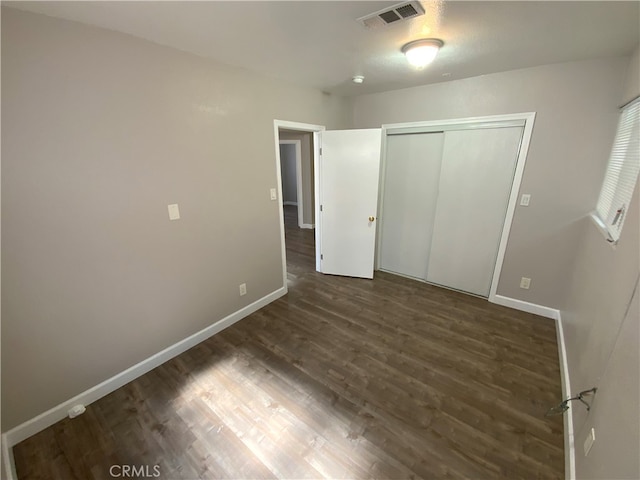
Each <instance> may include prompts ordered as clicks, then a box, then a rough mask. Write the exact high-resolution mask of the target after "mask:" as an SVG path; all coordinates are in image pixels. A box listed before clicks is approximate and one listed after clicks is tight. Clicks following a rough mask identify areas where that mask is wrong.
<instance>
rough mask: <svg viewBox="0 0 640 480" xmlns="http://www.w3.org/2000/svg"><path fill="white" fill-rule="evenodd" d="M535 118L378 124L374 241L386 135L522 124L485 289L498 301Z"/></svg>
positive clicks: (531, 115) (530, 115) (381, 204)
mask: <svg viewBox="0 0 640 480" xmlns="http://www.w3.org/2000/svg"><path fill="white" fill-rule="evenodd" d="M535 118H536V113H535V112H525V113H512V114H507V115H491V116H485V117H468V118H456V119H450V120H430V121H424V122H408V123H390V124H384V125H382V157H381V167H380V171H381V173H380V187H379V192H380V193H379V197H378V198H379V199H378V202H379V204H378V212H379V213H378V218H379V219H380V222H378V225H377V232H376V235H377V242H376V245H378V244H379V243H380V237H381V228H382V223H383V222H384V184H385V172H386V166H387V136H388V135H394V134H395V135H398V134H403V133H429V132H444V131H447V130H466V129H476V128H496V127H507V126H522V127H524V130H523V133H522V142H521V143H520V149H519V151H518V158H517V160H516V168H515V174H514V177H513V184H512V185H511V192H510V194H509V203H508V205H507V212H506V215H505V221H504V226H503V227H502V235H501V236H500V244H499V247H498V256H497V258H496V265H495V268H494V270H493V276H492V278H491V289H490V290H489V298H488V300H489V301H490V302H492V303H499V299H497V298H496V295H497V294H496V292H497V290H498V282H499V280H500V272H501V271H502V264H503V262H504V255H505V252H506V250H507V242H508V240H509V232H510V231H511V223H512V222H513V215H514V213H515V210H516V206H517V205H518V193H519V192H520V184H521V183H522V176H523V174H524V168H525V163H526V161H527V153H528V152H529V143H530V141H531V134H532V132H533V124H534V121H535ZM379 265H380V249H379V248H377V249H376V263H375V269H376V270H377V269H378V266H379Z"/></svg>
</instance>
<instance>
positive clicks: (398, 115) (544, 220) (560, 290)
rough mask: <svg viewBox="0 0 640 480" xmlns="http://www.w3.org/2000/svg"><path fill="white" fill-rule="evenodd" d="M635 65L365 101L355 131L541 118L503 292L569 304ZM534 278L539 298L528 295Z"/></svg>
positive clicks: (561, 67)
mask: <svg viewBox="0 0 640 480" xmlns="http://www.w3.org/2000/svg"><path fill="white" fill-rule="evenodd" d="M627 61H628V59H627V58H610V59H603V60H592V61H583V62H573V63H565V64H557V65H546V66H542V67H536V68H529V69H523V70H515V71H510V72H504V73H496V74H492V75H484V76H481V77H474V78H469V79H465V80H458V81H451V82H445V83H440V84H435V85H426V86H422V87H416V88H410V89H405V90H397V91H393V92H386V93H380V94H372V95H363V96H360V97H357V98H355V100H354V109H355V110H354V112H355V113H354V118H355V127H356V128H368V127H379V126H380V125H381V124H385V123H399V122H411V121H420V120H441V119H449V118H461V117H473V116H484V115H496V114H506V113H517V112H529V111H534V112H537V116H536V120H535V126H534V130H533V136H532V139H531V146H530V148H529V155H528V158H527V166H526V169H525V172H524V177H523V180H522V187H521V193H530V194H531V205H530V206H529V207H518V208H517V209H516V212H515V216H514V219H513V223H512V228H511V233H510V236H509V243H508V246H507V250H506V254H505V259H504V264H503V269H502V274H501V276H500V282H499V285H498V292H497V293H498V294H499V295H504V296H507V297H512V298H516V299H520V300H524V301H527V302H532V303H536V304H540V305H545V306H548V307H555V308H559V307H562V306H563V305H564V301H565V299H566V295H567V286H568V284H569V280H570V278H571V271H572V265H573V259H574V256H575V246H576V244H577V243H578V241H579V239H580V235H581V233H582V229H581V226H580V222H579V220H580V219H581V218H583V217H584V216H585V215H586V214H587V213H588V212H589V211H590V210H591V209H592V208H593V206H594V205H595V202H596V199H597V192H598V190H599V187H600V184H601V182H602V174H603V171H604V168H605V166H606V160H607V157H608V153H609V148H610V146H611V140H612V138H613V135H614V132H615V127H616V121H617V114H618V111H617V106H618V104H619V101H620V89H621V86H622V83H623V80H624V75H625V69H626V66H627ZM523 276H525V277H529V278H531V279H532V280H531V288H530V290H522V289H520V288H519V284H520V278H521V277H523Z"/></svg>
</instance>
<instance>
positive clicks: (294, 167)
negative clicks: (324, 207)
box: [274, 120, 324, 288]
mask: <svg viewBox="0 0 640 480" xmlns="http://www.w3.org/2000/svg"><path fill="white" fill-rule="evenodd" d="M322 130H324V127H323V126H321V125H310V124H304V123H297V122H286V121H281V120H274V135H275V142H276V159H277V167H278V177H279V178H278V183H279V184H278V190H279V195H278V198H279V199H280V228H281V238H282V259H283V265H282V267H283V281H284V284H285V285H287V288H289V287H291V286H293V285H294V284H295V282H296V279H297V278H298V277H299V276H301V275H303V274H305V273H308V272H313V271H314V270H316V269H318V267H319V265H318V262H319V255H317V252H318V251H319V246H318V244H317V241H316V228H315V227H316V218H317V217H318V212H317V209H318V207H317V196H318V193H317V192H318V180H317V175H316V172H317V157H318V154H319V152H318V151H317V150H318V144H319V141H318V132H320V131H322Z"/></svg>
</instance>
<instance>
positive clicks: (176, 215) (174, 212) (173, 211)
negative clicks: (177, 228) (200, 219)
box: [167, 203, 180, 220]
mask: <svg viewBox="0 0 640 480" xmlns="http://www.w3.org/2000/svg"><path fill="white" fill-rule="evenodd" d="M167 209H168V210H169V220H180V210H179V209H178V204H177V203H173V204H171V205H168V206H167Z"/></svg>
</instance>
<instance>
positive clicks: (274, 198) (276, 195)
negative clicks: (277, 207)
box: [269, 188, 278, 200]
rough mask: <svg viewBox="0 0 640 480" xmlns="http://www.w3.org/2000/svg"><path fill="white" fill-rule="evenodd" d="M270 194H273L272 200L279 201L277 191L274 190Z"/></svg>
mask: <svg viewBox="0 0 640 480" xmlns="http://www.w3.org/2000/svg"><path fill="white" fill-rule="evenodd" d="M269 193H270V194H271V200H277V199H278V192H277V191H276V189H275V188H272V189H271V190H270V191H269Z"/></svg>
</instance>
